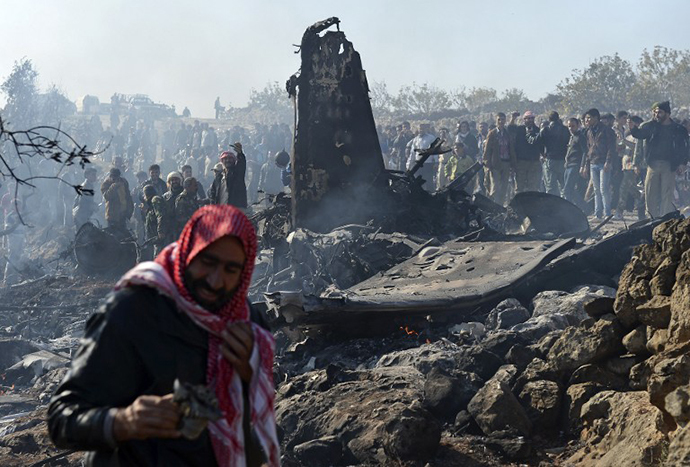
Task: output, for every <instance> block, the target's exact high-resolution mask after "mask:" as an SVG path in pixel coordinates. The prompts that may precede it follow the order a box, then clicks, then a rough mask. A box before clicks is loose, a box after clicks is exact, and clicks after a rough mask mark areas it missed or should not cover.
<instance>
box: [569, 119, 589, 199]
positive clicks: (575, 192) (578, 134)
mask: <svg viewBox="0 0 690 467" xmlns="http://www.w3.org/2000/svg"><path fill="white" fill-rule="evenodd" d="M568 130H569V132H570V139H569V140H568V148H567V150H566V153H565V172H564V182H563V198H565V199H566V200H568V201H570V202H571V203H573V204H575V205H577V206H578V207H579V208H580V209H583V210H584V208H585V200H584V192H585V190H586V189H587V186H586V182H585V181H584V179H583V178H582V177H581V176H580V167H582V162H583V160H584V159H585V157H586V156H587V140H586V139H585V136H584V135H583V133H582V130H581V129H580V120H579V119H577V118H575V117H572V118H570V119H569V120H568Z"/></svg>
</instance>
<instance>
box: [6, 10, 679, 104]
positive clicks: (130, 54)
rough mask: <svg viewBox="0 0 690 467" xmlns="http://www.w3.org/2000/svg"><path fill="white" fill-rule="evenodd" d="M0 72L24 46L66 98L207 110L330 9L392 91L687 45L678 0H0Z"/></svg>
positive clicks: (527, 75)
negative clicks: (0, 39)
mask: <svg viewBox="0 0 690 467" xmlns="http://www.w3.org/2000/svg"><path fill="white" fill-rule="evenodd" d="M2 7H3V10H2V15H1V16H0V31H2V33H3V35H4V37H5V41H4V42H5V46H4V47H2V50H1V51H0V77H2V78H3V79H4V77H6V76H7V75H8V74H9V73H10V71H11V69H12V65H13V63H14V61H16V60H19V59H21V58H22V57H27V58H30V59H31V60H32V61H33V63H34V66H35V67H36V69H37V70H38V71H39V73H40V76H39V80H40V85H41V87H42V88H43V89H45V88H46V87H47V86H48V85H50V84H56V85H57V86H58V87H59V88H60V89H62V90H63V91H64V92H66V93H67V95H68V96H69V97H70V98H71V99H72V100H76V99H77V98H78V97H80V96H82V95H84V94H93V95H96V96H98V97H99V98H100V99H101V100H102V101H109V98H110V96H111V95H112V94H113V93H114V92H121V93H142V94H148V95H149V96H150V97H151V98H152V99H154V100H155V101H157V102H163V103H167V104H175V105H176V107H177V109H178V111H181V110H182V108H183V107H184V106H185V105H186V106H188V107H189V108H190V110H191V111H192V115H194V116H199V117H209V116H211V115H212V113H213V101H214V100H215V98H216V96H220V98H221V102H222V103H223V104H227V103H231V104H232V105H234V106H244V105H245V104H246V102H247V99H248V97H249V93H250V90H251V89H252V88H255V89H261V88H263V87H264V86H265V84H266V83H268V82H270V81H279V82H280V83H283V82H284V81H285V80H286V79H287V78H288V77H289V76H290V75H291V74H292V73H294V72H295V71H296V70H297V69H298V67H299V56H298V55H295V54H294V53H293V52H294V50H295V48H294V47H293V46H292V44H298V43H299V42H300V39H301V37H302V33H303V32H304V29H305V28H306V27H307V26H309V25H311V24H312V23H314V22H316V21H319V20H322V19H325V18H327V17H330V16H338V17H339V18H340V19H341V21H342V23H341V28H342V30H343V31H345V32H346V34H347V37H348V39H349V40H351V41H352V42H353V43H354V46H355V48H356V49H357V50H358V51H359V52H360V54H361V55H362V62H363V64H364V67H365V69H366V71H367V76H368V79H369V81H370V82H373V81H385V82H386V83H387V84H388V88H389V90H391V91H395V90H397V89H398V88H399V87H400V86H401V85H404V84H411V83H412V82H413V81H416V82H417V83H424V82H428V83H431V84H435V85H437V86H439V87H442V88H445V89H454V88H458V87H460V86H466V87H468V88H470V87H473V86H488V87H493V88H496V89H497V90H498V91H499V92H500V91H502V90H504V89H507V88H511V87H517V88H521V89H523V90H524V91H525V92H526V93H527V95H528V96H529V97H530V98H532V99H539V98H540V97H543V96H544V95H545V94H546V93H548V92H550V91H552V90H554V89H555V86H556V84H557V83H558V82H560V80H561V79H562V78H564V77H566V76H568V75H569V74H570V72H571V71H572V69H574V68H583V67H586V66H587V65H588V64H589V62H590V61H591V60H593V59H594V58H597V57H599V56H602V55H607V54H613V53H615V52H618V53H619V54H620V55H621V56H622V57H623V58H625V59H627V60H630V61H631V62H632V63H633V64H634V63H636V62H637V59H638V58H639V56H640V53H641V52H642V50H643V49H644V48H648V49H651V48H653V47H654V46H655V45H664V46H667V47H671V48H677V49H686V48H689V47H690V27H689V26H690V24H689V22H690V0H665V1H663V2H657V1H653V0H642V1H641V0H579V1H577V0H576V1H562V0H559V1H547V0H538V1H537V0H519V1H502V0H495V1H493V2H488V1H468V0H455V1H452V0H438V1H433V0H429V1H427V2H420V1H409V0H397V1H394V0H368V1H360V0H349V1H348V0H340V1H331V0H307V1H304V0H297V1H294V2H287V1H278V0H254V1H253V2H240V1H237V0H207V1H203V2H195V1H191V0H166V1H163V0H158V1H154V0H137V1H134V0H131V1H130V0H2Z"/></svg>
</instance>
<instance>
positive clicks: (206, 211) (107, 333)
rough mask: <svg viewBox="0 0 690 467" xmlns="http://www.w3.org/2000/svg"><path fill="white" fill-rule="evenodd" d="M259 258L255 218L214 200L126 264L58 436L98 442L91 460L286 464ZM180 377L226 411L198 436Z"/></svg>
mask: <svg viewBox="0 0 690 467" xmlns="http://www.w3.org/2000/svg"><path fill="white" fill-rule="evenodd" d="M255 256H256V235H255V233H254V229H253V227H252V225H251V223H250V222H249V220H248V219H247V217H246V216H245V215H244V214H242V213H241V212H240V211H239V210H238V209H236V208H234V207H231V206H206V207H204V208H203V209H200V210H199V211H197V212H196V213H195V214H194V216H193V217H192V218H191V219H190V220H189V222H188V223H187V224H186V225H185V228H184V230H183V232H182V235H181V236H180V238H179V240H178V241H177V242H176V243H173V244H171V245H168V246H167V247H166V248H165V249H164V250H163V251H162V252H161V254H160V255H158V256H157V257H156V260H155V261H153V262H150V261H149V262H144V263H140V264H139V265H137V266H136V267H135V268H134V269H132V270H130V271H129V272H128V273H126V274H125V275H124V276H123V277H122V278H121V279H120V281H119V282H118V283H117V285H116V286H115V290H114V293H113V294H112V295H111V296H110V299H109V300H108V301H107V303H106V304H105V305H104V306H103V308H102V309H101V310H100V311H99V312H98V313H96V314H95V315H94V316H92V317H91V319H90V320H89V322H88V325H87V328H86V333H85V336H84V339H83V343H82V346H81V348H80V349H79V351H78V352H77V354H76V357H75V358H74V360H73V363H72V368H71V371H70V372H69V373H68V374H67V376H66V377H65V380H64V381H63V382H62V384H61V385H60V386H59V387H58V389H57V392H56V394H55V396H54V397H53V399H52V401H51V403H50V407H49V409H48V425H49V432H50V435H51V438H52V439H53V441H54V442H55V443H56V445H57V446H59V447H62V448H65V449H79V450H85V451H92V452H91V453H90V454H89V455H88V457H87V465H122V466H124V465H139V466H173V465H186V466H199V467H201V466H220V467H228V466H232V467H235V466H236V467H239V466H245V465H246V466H259V465H262V464H264V463H266V464H268V465H269V466H270V467H275V466H278V465H279V464H280V452H279V444H278V439H277V435H276V426H275V412H274V407H273V400H274V389H273V375H272V371H273V353H274V341H273V337H272V336H271V334H270V333H269V332H268V331H266V330H265V329H263V328H262V327H261V326H260V325H258V324H256V321H258V320H259V319H260V318H259V317H258V316H255V314H254V313H253V312H252V310H251V309H250V307H249V306H248V302H247V290H248V288H249V283H250V280H251V276H252V271H253V269H254V258H255ZM176 379H179V380H180V381H182V382H184V383H187V384H191V385H195V386H197V385H198V386H205V387H206V388H208V389H209V390H210V392H211V394H213V395H215V398H216V399H217V404H218V408H219V409H220V412H221V413H222V415H221V417H220V419H218V420H217V421H212V422H209V425H208V429H204V430H203V432H202V433H201V435H200V436H198V437H197V438H195V439H187V438H184V437H182V435H181V432H180V431H179V422H180V419H181V418H182V417H183V416H184V414H183V413H182V410H181V409H180V406H179V405H178V404H177V403H175V402H173V394H172V392H173V383H174V381H175V380H176Z"/></svg>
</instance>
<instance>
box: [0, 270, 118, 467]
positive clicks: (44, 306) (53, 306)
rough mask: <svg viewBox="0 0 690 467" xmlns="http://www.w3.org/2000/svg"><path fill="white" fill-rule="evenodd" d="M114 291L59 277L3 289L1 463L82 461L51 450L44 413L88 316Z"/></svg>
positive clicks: (104, 285)
mask: <svg viewBox="0 0 690 467" xmlns="http://www.w3.org/2000/svg"><path fill="white" fill-rule="evenodd" d="M111 287H112V284H111V283H109V282H94V281H86V280H84V279H83V278H70V277H67V276H59V275H56V276H43V277H41V278H38V279H35V280H27V281H24V282H21V283H19V284H16V285H14V286H11V287H6V288H4V289H2V290H0V303H1V305H0V464H2V465H8V466H9V465H33V464H34V463H36V462H40V461H46V460H47V459H48V458H51V457H52V456H55V457H56V459H55V462H54V463H46V464H45V465H74V464H72V463H70V462H73V463H78V462H80V459H81V458H82V457H83V455H82V454H79V453H77V454H71V453H65V452H63V451H61V450H58V449H56V448H55V447H54V446H53V445H52V443H51V442H50V440H49V438H48V431H47V426H46V424H45V410H46V408H47V404H48V402H49V400H50V397H51V396H52V395H53V393H54V392H55V389H56V388H57V385H58V384H59V383H60V381H62V378H63V377H64V375H65V372H66V371H67V368H68V366H69V362H70V360H71V357H72V354H73V352H74V351H76V349H77V347H78V345H79V339H80V338H81V336H83V334H84V327H85V325H86V321H87V319H88V317H89V316H90V315H91V314H92V313H93V312H94V310H95V309H96V308H97V307H98V304H99V303H100V302H101V301H102V299H103V298H104V297H105V295H106V294H107V293H108V291H109V290H110V288H111ZM68 454H69V455H68Z"/></svg>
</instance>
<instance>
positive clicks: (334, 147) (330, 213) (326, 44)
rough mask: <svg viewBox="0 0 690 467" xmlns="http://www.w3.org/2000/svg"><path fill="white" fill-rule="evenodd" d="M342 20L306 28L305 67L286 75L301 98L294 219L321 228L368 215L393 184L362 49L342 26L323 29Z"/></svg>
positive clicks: (294, 169) (290, 89)
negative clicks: (338, 28)
mask: <svg viewBox="0 0 690 467" xmlns="http://www.w3.org/2000/svg"><path fill="white" fill-rule="evenodd" d="M339 22H340V21H339V20H338V19H337V18H330V19H327V20H325V21H322V22H320V23H316V24H314V25H313V26H311V27H309V28H308V29H307V30H306V32H305V33H304V36H303V38H302V44H301V59H302V65H301V69H300V74H299V76H293V77H292V78H291V79H290V81H288V92H290V93H291V94H292V95H293V96H294V95H295V93H296V96H297V100H298V115H297V116H298V120H297V128H296V135H295V148H294V154H293V160H292V173H293V177H292V186H291V188H292V193H293V195H292V200H293V201H292V203H293V206H292V215H293V225H294V227H295V228H297V227H304V228H307V229H310V230H313V231H317V232H328V231H330V230H332V229H333V228H335V227H338V226H340V225H343V224H348V223H357V222H363V221H365V220H367V219H368V218H370V217H371V214H372V209H374V207H375V205H376V203H375V202H372V200H374V199H376V198H377V193H382V192H384V191H385V190H386V187H387V185H388V179H387V177H386V175H385V167H384V163H383V156H382V154H381V146H380V145H379V140H378V135H377V133H376V125H375V123H374V116H373V114H372V110H371V104H370V101H369V87H368V84H367V78H366V75H365V73H364V70H363V69H362V62H361V60H360V56H359V53H357V52H356V51H355V49H354V48H353V46H352V43H351V42H350V41H348V40H347V39H346V38H345V34H344V33H343V32H341V31H340V30H338V31H327V32H325V33H323V34H321V33H322V31H324V30H325V29H327V28H329V27H331V26H333V25H337V24H339ZM379 199H380V196H379ZM379 208H380V207H379Z"/></svg>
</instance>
